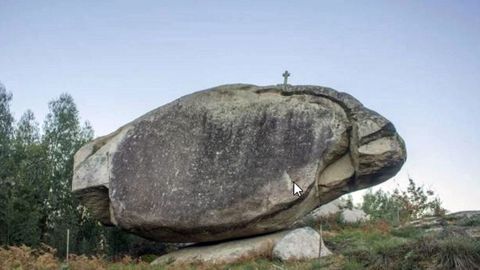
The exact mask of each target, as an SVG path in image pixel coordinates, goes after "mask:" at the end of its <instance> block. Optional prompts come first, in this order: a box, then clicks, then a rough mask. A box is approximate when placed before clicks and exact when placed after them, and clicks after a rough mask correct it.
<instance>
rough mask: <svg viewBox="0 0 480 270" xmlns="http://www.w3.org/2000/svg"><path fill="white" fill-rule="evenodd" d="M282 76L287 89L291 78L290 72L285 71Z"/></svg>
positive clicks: (284, 86)
mask: <svg viewBox="0 0 480 270" xmlns="http://www.w3.org/2000/svg"><path fill="white" fill-rule="evenodd" d="M282 76H283V88H284V89H287V81H288V77H289V76H290V73H288V70H285V72H284V73H283V74H282Z"/></svg>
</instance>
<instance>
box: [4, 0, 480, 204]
mask: <svg viewBox="0 0 480 270" xmlns="http://www.w3.org/2000/svg"><path fill="white" fill-rule="evenodd" d="M180 2H181V3H180ZM479 14H480V1H475V0H472V1H458V0H455V1H454V0H452V1H440V0H431V1H356V0H352V1H278V0H277V1H169V2H167V1H17V0H13V1H5V0H0V81H1V82H2V83H3V84H5V86H6V87H7V89H8V90H9V91H11V92H13V95H14V100H13V108H12V109H13V111H14V114H15V117H16V118H17V119H18V118H19V117H20V115H21V114H22V112H23V111H25V110H26V109H28V108H30V109H32V110H33V111H34V112H35V114H36V116H37V118H38V119H40V120H43V117H44V116H45V114H46V112H47V109H48V107H47V103H48V101H50V100H51V99H53V98H55V97H58V96H59V95H60V93H62V92H68V93H70V94H72V95H73V97H74V98H75V100H76V102H77V105H78V108H79V110H80V113H81V116H82V118H83V119H84V120H89V121H90V122H91V124H92V125H93V127H94V129H95V131H96V135H104V134H107V133H109V132H111V131H113V130H115V129H116V128H118V127H119V126H121V125H123V124H125V123H126V122H128V121H130V120H132V119H134V118H136V117H138V116H140V115H142V114H143V113H145V112H147V111H149V110H151V109H154V108H156V107H158V106H161V105H163V104H165V103H167V102H169V101H171V100H174V99H176V98H178V97H180V96H183V95H185V94H188V93H190V92H193V91H196V90H201V89H205V88H209V87H212V86H216V85H219V84H225V83H237V82H243V83H253V84H258V85H268V84H277V83H280V82H281V81H282V77H281V74H282V72H283V71H284V70H285V69H288V70H289V71H290V72H291V73H292V76H291V78H290V82H291V83H292V84H316V85H324V86H329V87H333V88H335V89H337V90H341V91H346V92H349V93H350V94H352V95H353V96H355V97H357V98H358V99H359V100H360V101H361V102H363V103H364V104H365V105H366V106H367V107H369V108H372V109H374V110H376V111H378V112H379V113H381V114H383V115H384V116H386V117H387V118H389V119H390V120H391V121H392V122H393V123H394V124H395V125H396V127H397V129H398V131H399V132H400V134H401V135H402V136H403V138H404V139H405V141H406V144H407V149H408V154H409V156H408V162H407V164H406V165H405V167H404V170H403V171H402V172H401V173H400V174H399V175H398V176H397V177H396V178H395V181H393V180H392V181H390V182H389V183H387V184H384V185H383V187H385V188H391V187H392V186H394V185H396V183H398V184H400V185H404V184H405V183H406V175H407V173H408V174H410V175H411V176H412V177H414V178H415V179H416V180H417V181H418V182H421V183H424V184H425V185H426V186H428V187H431V188H433V189H434V190H435V191H437V192H438V193H439V195H440V197H441V198H442V199H443V201H444V203H445V206H446V207H447V208H448V209H450V210H463V209H480V179H479V178H478V175H477V171H476V170H477V169H478V168H480V159H479V153H480V143H479V140H478V139H479V137H480V128H479V124H480V123H479V116H480V107H479V106H478V103H479V102H480V94H479V90H480V89H479V85H480V16H479Z"/></svg>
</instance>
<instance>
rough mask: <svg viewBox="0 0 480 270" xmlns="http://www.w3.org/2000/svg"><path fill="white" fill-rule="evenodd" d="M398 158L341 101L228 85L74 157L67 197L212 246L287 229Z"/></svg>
mask: <svg viewBox="0 0 480 270" xmlns="http://www.w3.org/2000/svg"><path fill="white" fill-rule="evenodd" d="M405 159H406V151H405V146H404V143H403V140H402V139H401V138H400V136H399V135H398V134H397V133H396V131H395V128H394V126H393V124H392V123H390V122H389V121H388V120H387V119H385V118H384V117H382V116H380V115H379V114H378V113H376V112H374V111H372V110H369V109H367V108H365V107H364V106H363V105H362V104H361V103H360V102H358V101H357V100H356V99H354V98H353V97H351V96H350V95H348V94H345V93H341V92H337V91H335V90H333V89H330V88H325V87H320V86H288V87H287V88H286V89H285V88H284V87H283V86H266V87H259V86H255V85H243V84H242V85H240V84H237V85H225V86H219V87H215V88H212V89H208V90H204V91H200V92H196V93H193V94H191V95H188V96H185V97H182V98H180V99H177V100H175V101H173V102H172V103H169V104H167V105H164V106H162V107H160V108H158V109H156V110H154V111H151V112H149V113H147V114H146V115H144V116H142V117H140V118H138V119H136V120H135V121H133V122H131V123H129V124H126V125H125V126H123V127H121V128H120V129H118V130H117V131H116V132H114V133H112V134H110V135H108V136H105V137H101V138H98V139H96V140H94V141H92V142H90V143H88V144H87V145H85V146H84V147H82V148H81V149H80V150H79V151H78V152H77V153H76V155H75V163H74V176H73V183H72V188H73V191H74V192H75V193H76V194H77V195H78V196H79V197H80V199H81V200H82V201H83V203H84V204H85V205H86V206H87V207H89V208H90V209H92V213H93V215H94V216H95V217H97V218H98V219H99V220H100V221H101V222H102V223H104V224H107V225H116V226H119V227H120V228H122V229H124V230H127V231H130V232H132V233H135V234H138V235H141V236H143V237H146V238H150V239H155V240H161V241H171V242H203V241H216V240H222V239H229V238H235V237H244V236H251V235H257V234H262V233H267V232H273V231H278V230H281V229H284V228H288V227H290V226H291V225H292V224H293V222H295V221H296V220H298V219H299V218H301V217H303V216H304V215H305V214H307V213H308V212H310V211H312V210H313V209H314V208H316V207H318V206H319V205H321V204H325V203H327V202H329V201H331V200H333V199H335V198H337V197H339V196H341V195H342V194H345V193H348V192H351V191H355V190H358V189H362V188H366V187H369V186H372V185H375V184H378V183H381V182H383V181H385V180H387V179H389V178H390V177H392V176H393V175H395V174H396V173H397V171H398V170H399V169H400V167H401V166H402V164H403V163H404V161H405ZM292 182H295V183H296V184H298V185H299V186H300V187H301V188H302V189H303V191H304V193H303V196H300V197H298V196H293V194H292Z"/></svg>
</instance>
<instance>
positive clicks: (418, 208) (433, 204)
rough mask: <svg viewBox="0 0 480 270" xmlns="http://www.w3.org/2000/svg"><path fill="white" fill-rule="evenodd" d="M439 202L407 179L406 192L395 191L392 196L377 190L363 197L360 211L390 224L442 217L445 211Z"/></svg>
mask: <svg viewBox="0 0 480 270" xmlns="http://www.w3.org/2000/svg"><path fill="white" fill-rule="evenodd" d="M441 204H442V203H441V200H440V198H438V197H435V194H434V192H433V191H431V190H425V188H424V186H417V185H416V184H415V181H414V180H413V179H411V178H410V179H409V185H408V187H407V190H406V191H402V190H399V189H395V190H394V191H393V193H392V194H390V193H389V192H384V191H383V190H381V189H380V190H378V191H376V192H375V193H373V192H372V191H371V190H370V192H368V193H366V194H365V195H364V196H363V204H362V209H363V211H365V213H367V214H369V215H370V216H371V217H372V218H374V219H383V220H386V221H389V222H391V223H399V222H406V221H409V220H413V219H417V218H421V217H423V216H425V215H443V214H445V209H444V208H443V207H442V206H441Z"/></svg>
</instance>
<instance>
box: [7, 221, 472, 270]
mask: <svg viewBox="0 0 480 270" xmlns="http://www.w3.org/2000/svg"><path fill="white" fill-rule="evenodd" d="M475 222H476V221H475ZM332 227H333V226H332ZM457 230H458V228H454V227H451V228H447V229H445V230H444V231H443V232H441V233H437V234H431V233H424V231H423V230H422V229H418V228H413V227H403V228H397V229H395V228H391V227H390V226H389V225H388V224H387V223H382V222H371V223H368V224H364V225H360V226H357V225H356V226H351V227H346V226H342V227H337V228H336V229H335V230H334V231H332V230H330V231H329V233H325V242H326V245H327V246H328V247H329V248H330V249H331V250H332V251H333V252H334V254H335V255H334V256H329V257H326V258H322V259H318V260H312V261H296V262H286V263H284V262H280V261H275V260H273V261H272V260H271V259H265V258H245V260H244V261H242V262H239V263H235V264H227V265H206V264H202V263H194V264H186V265H175V264H165V265H155V266H151V265H150V264H149V262H150V261H151V260H153V259H154V258H155V256H152V255H149V256H143V257H141V258H138V259H133V258H131V257H128V256H126V257H124V258H122V259H121V260H118V261H114V262H112V261H108V260H107V259H105V258H103V257H101V256H100V257H86V256H77V255H72V256H71V257H70V260H69V264H68V265H66V264H65V263H64V262H63V261H62V260H60V259H58V258H56V257H55V256H54V255H53V254H55V250H54V249H52V248H50V247H47V246H42V247H41V248H39V249H31V248H29V247H26V246H19V247H9V248H0V269H16V270H23V269H33V270H37V269H38V270H50V269H55V270H57V269H65V270H93V269H95V270H96V269H99V270H160V269H166V270H168V269H197V270H203V269H219V270H223V269H225V270H226V269H232V270H249V269H251V270H254V269H276V270H282V269H297V270H303V269H346V270H356V269H460V270H464V269H480V241H478V240H475V239H472V238H468V237H466V236H465V235H462V234H459V232H457Z"/></svg>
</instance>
